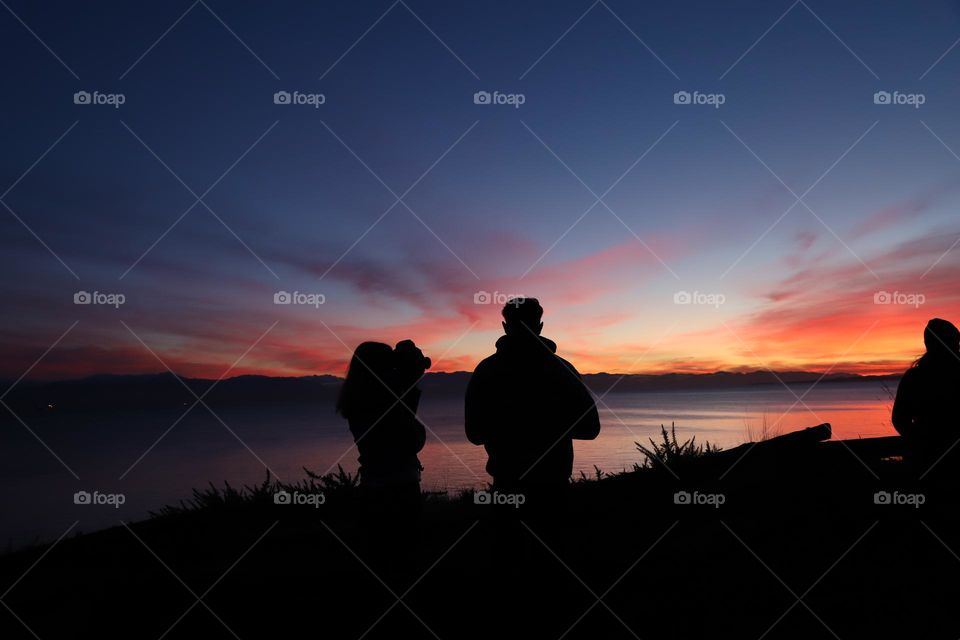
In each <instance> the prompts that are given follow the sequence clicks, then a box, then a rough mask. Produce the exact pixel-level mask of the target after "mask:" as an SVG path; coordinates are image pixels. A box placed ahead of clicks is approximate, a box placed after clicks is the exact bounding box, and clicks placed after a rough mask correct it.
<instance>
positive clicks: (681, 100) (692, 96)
mask: <svg viewBox="0 0 960 640" xmlns="http://www.w3.org/2000/svg"><path fill="white" fill-rule="evenodd" d="M726 101H727V96H726V95H724V94H722V93H700V92H699V91H693V92H690V91H677V92H676V93H674V94H673V104H684V105H686V104H694V105H706V106H710V107H713V108H714V109H719V108H720V106H721V105H723V104H724V103H725V102H726Z"/></svg>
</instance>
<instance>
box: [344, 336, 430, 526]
mask: <svg viewBox="0 0 960 640" xmlns="http://www.w3.org/2000/svg"><path fill="white" fill-rule="evenodd" d="M430 364H431V363H430V358H427V357H424V355H423V352H421V351H420V349H418V348H417V347H416V346H415V345H414V343H413V342H412V341H411V340H404V341H403V342H400V343H399V344H397V348H396V349H391V348H390V346H389V345H386V344H383V343H381V342H364V343H362V344H361V345H360V346H358V347H357V349H356V351H355V352H354V354H353V358H352V359H351V360H350V368H349V370H348V371H347V377H346V380H344V382H343V387H342V388H341V390H340V397H339V399H338V401H337V411H338V412H339V413H340V415H342V416H343V417H344V418H346V419H347V423H348V424H349V425H350V432H351V433H352V434H353V438H354V441H355V442H356V445H357V450H358V451H359V452H360V458H359V461H360V471H359V474H360V488H361V493H362V495H363V496H364V498H365V499H366V500H367V502H368V504H371V506H373V507H375V508H382V509H383V510H384V511H385V512H391V511H396V510H401V511H403V510H407V509H416V508H417V506H418V505H419V501H420V472H421V471H422V469H423V467H422V466H421V465H420V460H419V459H418V458H417V454H418V453H419V452H420V450H421V449H423V445H424V443H425V441H426V431H425V429H424V426H423V424H422V423H421V422H420V420H419V419H418V418H417V415H416V413H417V407H418V405H419V404H420V389H418V388H417V382H419V380H420V378H421V377H423V373H424V371H425V370H427V369H429V368H430Z"/></svg>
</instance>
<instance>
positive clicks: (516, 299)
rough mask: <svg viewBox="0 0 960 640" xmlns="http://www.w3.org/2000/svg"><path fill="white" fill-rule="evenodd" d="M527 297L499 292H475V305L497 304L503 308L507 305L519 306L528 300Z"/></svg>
mask: <svg viewBox="0 0 960 640" xmlns="http://www.w3.org/2000/svg"><path fill="white" fill-rule="evenodd" d="M526 299H527V298H526V296H523V295H520V294H516V293H500V292H499V291H493V292H490V291H475V292H474V294H473V304H495V305H499V306H503V305H505V304H507V303H510V304H512V305H516V306H519V305H521V304H523V301H524V300H526Z"/></svg>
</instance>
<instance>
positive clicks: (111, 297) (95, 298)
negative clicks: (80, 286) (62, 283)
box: [73, 291, 127, 309]
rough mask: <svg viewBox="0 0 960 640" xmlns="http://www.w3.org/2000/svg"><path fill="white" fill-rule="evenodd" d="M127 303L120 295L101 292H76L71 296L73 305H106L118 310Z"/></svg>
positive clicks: (125, 298) (125, 297)
mask: <svg viewBox="0 0 960 640" xmlns="http://www.w3.org/2000/svg"><path fill="white" fill-rule="evenodd" d="M126 301H127V296H125V295H123V294H122V293H103V292H102V291H94V292H93V293H90V292H89V291H77V292H76V293H74V294H73V304H96V305H107V306H110V307H113V308H114V309H119V308H120V305H122V304H124V303H125V302H126Z"/></svg>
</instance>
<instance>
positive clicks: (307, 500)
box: [273, 489, 327, 509]
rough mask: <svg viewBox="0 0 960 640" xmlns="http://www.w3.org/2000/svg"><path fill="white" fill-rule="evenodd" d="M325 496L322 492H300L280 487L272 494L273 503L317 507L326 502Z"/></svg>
mask: <svg viewBox="0 0 960 640" xmlns="http://www.w3.org/2000/svg"><path fill="white" fill-rule="evenodd" d="M326 501H327V497H326V496H325V495H324V494H322V493H301V492H299V491H294V492H292V493H291V492H290V491H285V490H283V489H281V490H280V491H277V492H276V493H274V494H273V504H280V505H295V506H302V507H313V508H314V509H319V508H320V505H322V504H324V503H326Z"/></svg>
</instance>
